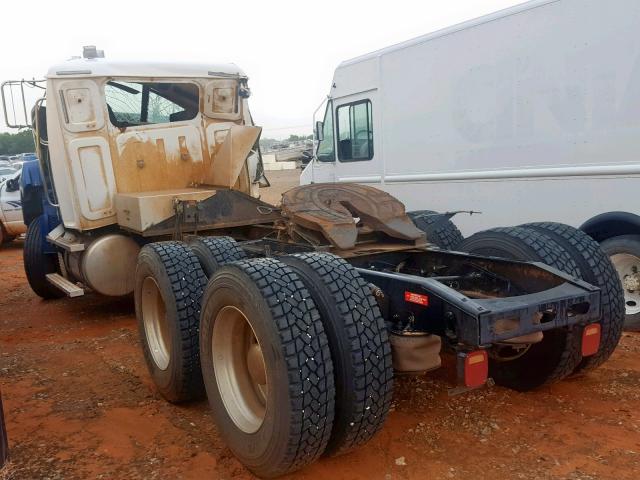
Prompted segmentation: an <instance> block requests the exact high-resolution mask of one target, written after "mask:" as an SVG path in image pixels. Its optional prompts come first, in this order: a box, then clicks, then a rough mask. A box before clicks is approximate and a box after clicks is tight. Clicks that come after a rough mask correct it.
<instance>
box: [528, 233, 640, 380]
mask: <svg viewBox="0 0 640 480" xmlns="http://www.w3.org/2000/svg"><path fill="white" fill-rule="evenodd" d="M524 227H526V228H533V229H536V230H538V231H541V232H544V234H545V235H549V236H550V237H551V238H553V239H554V240H555V241H556V242H557V243H559V244H560V245H561V246H562V247H563V248H564V249H565V250H566V251H567V252H568V253H569V254H570V255H571V256H572V258H573V259H574V261H575V262H576V264H577V265H578V272H579V275H578V276H579V278H582V279H583V280H584V281H585V282H588V283H590V284H592V285H595V286H596V287H599V288H600V292H601V304H602V319H601V320H600V329H601V335H602V337H601V340H600V348H599V349H598V352H597V353H596V354H595V355H591V356H589V357H585V358H583V359H582V361H581V362H580V364H579V365H578V367H577V368H576V372H579V371H582V370H590V369H593V368H596V367H598V366H599V365H602V364H603V363H604V362H605V361H606V360H607V359H608V358H609V357H610V356H611V354H612V353H613V351H614V350H615V348H616V346H617V345H618V342H619V341H620V336H621V335H622V329H623V324H624V312H625V309H624V294H623V292H622V287H621V285H620V280H619V279H618V274H617V273H616V269H615V268H614V266H613V264H612V263H611V260H610V259H609V258H607V253H605V251H603V248H601V247H600V245H599V244H598V242H596V241H595V240H594V239H593V238H591V237H590V236H589V235H587V234H586V233H584V232H583V231H581V230H578V229H576V228H574V227H571V226H569V225H564V224H562V223H553V222H543V223H529V224H526V225H524ZM609 255H610V254H609ZM639 266H640V264H639ZM568 273H571V272H568Z"/></svg>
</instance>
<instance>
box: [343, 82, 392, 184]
mask: <svg viewBox="0 0 640 480" xmlns="http://www.w3.org/2000/svg"><path fill="white" fill-rule="evenodd" d="M376 100H377V90H375V89H374V90H369V91H367V92H361V93H358V94H354V95H348V96H345V97H340V98H337V99H334V101H333V115H334V123H335V129H334V135H335V138H336V152H335V156H336V162H335V181H338V182H356V183H370V184H377V183H380V182H381V180H382V171H383V169H382V155H380V153H379V150H380V146H381V144H380V129H379V128H377V125H378V122H377V120H376V114H375V112H376Z"/></svg>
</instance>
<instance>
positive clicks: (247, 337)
mask: <svg viewBox="0 0 640 480" xmlns="http://www.w3.org/2000/svg"><path fill="white" fill-rule="evenodd" d="M211 351H212V362H213V370H214V372H215V376H216V382H217V385H218V391H219V392H220V397H221V398H222V403H223V404H224V407H225V409H226V411H227V414H228V415H229V417H231V420H232V421H233V423H235V425H236V426H237V427H238V428H239V429H240V430H242V431H243V432H245V433H255V432H257V431H258V430H259V429H260V427H261V426H262V423H263V422H264V418H265V414H266V410H267V398H268V395H267V393H268V390H269V379H268V376H267V372H266V368H265V363H264V356H263V354H262V348H261V346H260V342H259V341H258V339H257V336H256V334H255V331H254V330H253V327H252V326H251V323H250V322H249V320H248V319H247V317H246V315H245V314H244V313H243V312H242V311H241V310H240V309H238V308H237V307H234V306H230V305H229V306H226V307H224V308H222V309H221V310H220V311H219V312H218V314H217V315H216V318H215V321H214V324H213V333H212V335H211Z"/></svg>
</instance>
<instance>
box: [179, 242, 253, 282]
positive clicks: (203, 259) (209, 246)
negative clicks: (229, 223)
mask: <svg viewBox="0 0 640 480" xmlns="http://www.w3.org/2000/svg"><path fill="white" fill-rule="evenodd" d="M189 248H191V251H192V252H193V253H194V254H195V256H196V257H198V260H199V261H200V266H201V267H202V270H204V273H205V275H206V276H207V278H210V277H211V276H212V275H213V274H214V273H215V271H216V270H217V269H218V268H220V267H221V266H222V265H225V264H227V263H229V262H235V261H236V260H242V259H244V258H247V254H246V253H244V250H242V248H240V246H239V245H238V242H236V241H235V240H234V239H233V238H231V237H194V238H193V239H191V240H190V241H189Z"/></svg>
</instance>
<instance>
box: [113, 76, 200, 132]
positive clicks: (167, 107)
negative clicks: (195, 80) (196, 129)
mask: <svg viewBox="0 0 640 480" xmlns="http://www.w3.org/2000/svg"><path fill="white" fill-rule="evenodd" d="M104 93H105V97H106V100H107V110H108V112H109V120H110V121H111V123H112V124H113V125H114V126H116V127H119V128H123V127H130V126H134V125H148V124H151V123H169V122H179V121H182V120H191V119H193V118H195V117H196V115H197V114H198V110H199V102H198V96H199V95H198V86H197V85H194V84H192V83H148V82H147V83H141V82H114V81H111V82H107V84H106V85H105V87H104Z"/></svg>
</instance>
